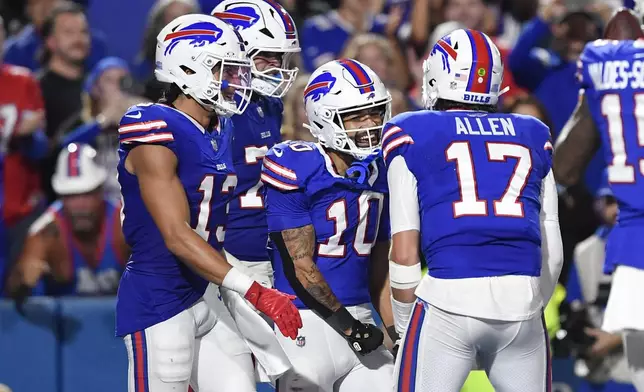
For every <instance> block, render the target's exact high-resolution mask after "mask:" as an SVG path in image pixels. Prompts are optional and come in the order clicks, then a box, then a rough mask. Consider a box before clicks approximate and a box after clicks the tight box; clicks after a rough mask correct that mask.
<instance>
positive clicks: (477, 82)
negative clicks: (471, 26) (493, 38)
mask: <svg viewBox="0 0 644 392" xmlns="http://www.w3.org/2000/svg"><path fill="white" fill-rule="evenodd" d="M465 31H466V33H467V36H468V38H469V39H470V44H471V45H472V68H471V70H470V77H469V79H468V81H467V91H469V92H472V93H480V94H489V93H490V87H491V83H492V68H493V66H494V58H493V57H492V48H491V47H490V43H489V42H488V40H487V39H486V38H485V36H484V35H483V33H481V32H480V31H476V30H465Z"/></svg>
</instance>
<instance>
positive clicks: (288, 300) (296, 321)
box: [244, 282, 302, 340]
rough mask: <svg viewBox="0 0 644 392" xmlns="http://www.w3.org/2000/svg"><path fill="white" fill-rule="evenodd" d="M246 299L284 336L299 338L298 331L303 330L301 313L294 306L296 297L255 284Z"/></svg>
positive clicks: (245, 296)
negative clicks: (273, 323) (270, 320)
mask: <svg viewBox="0 0 644 392" xmlns="http://www.w3.org/2000/svg"><path fill="white" fill-rule="evenodd" d="M244 298H246V299H247V300H248V302H250V303H251V304H253V306H254V307H255V308H257V310H259V311H260V312H262V313H264V314H265V315H267V316H268V317H270V318H271V319H272V320H273V321H274V322H275V325H277V327H278V328H279V329H280V332H282V335H284V336H287V337H289V338H291V339H293V340H295V338H297V331H298V329H300V328H302V319H301V318H300V312H299V311H298V310H297V308H296V307H295V305H293V302H292V301H293V300H294V299H295V298H296V297H295V296H294V295H288V294H284V293H282V292H281V291H278V290H275V289H269V288H266V287H262V286H261V285H260V284H259V283H257V282H253V284H252V286H250V288H249V289H248V291H247V292H246V294H245V295H244Z"/></svg>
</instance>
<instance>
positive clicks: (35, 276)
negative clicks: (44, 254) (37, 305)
mask: <svg viewBox="0 0 644 392" xmlns="http://www.w3.org/2000/svg"><path fill="white" fill-rule="evenodd" d="M50 272H51V269H50V268H49V264H47V263H46V262H45V261H43V260H30V261H27V262H25V263H24V264H23V265H22V283H23V284H24V285H26V286H28V287H31V288H33V287H36V284H37V283H38V281H39V280H40V278H41V277H42V276H43V275H45V274H48V273H50Z"/></svg>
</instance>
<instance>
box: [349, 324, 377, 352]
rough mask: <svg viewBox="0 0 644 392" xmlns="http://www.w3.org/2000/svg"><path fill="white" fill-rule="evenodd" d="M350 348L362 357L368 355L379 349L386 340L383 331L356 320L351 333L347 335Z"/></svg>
mask: <svg viewBox="0 0 644 392" xmlns="http://www.w3.org/2000/svg"><path fill="white" fill-rule="evenodd" d="M344 336H345V339H347V341H348V342H349V346H351V348H352V349H353V351H355V352H356V353H358V354H360V355H366V354H369V353H370V352H372V351H373V350H375V349H377V348H378V347H380V345H382V342H384V340H385V335H384V334H383V333H382V331H381V330H380V329H379V328H378V327H376V326H375V325H373V324H363V323H361V322H360V321H358V320H356V321H354V323H353V326H352V327H351V332H350V333H348V334H345V335H344Z"/></svg>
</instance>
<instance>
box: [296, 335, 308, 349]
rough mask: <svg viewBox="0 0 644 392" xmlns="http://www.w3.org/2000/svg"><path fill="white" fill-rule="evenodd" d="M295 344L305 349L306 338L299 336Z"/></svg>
mask: <svg viewBox="0 0 644 392" xmlns="http://www.w3.org/2000/svg"><path fill="white" fill-rule="evenodd" d="M295 344H296V345H297V347H304V345H305V344H306V338H305V337H304V336H298V337H297V339H296V340H295Z"/></svg>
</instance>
